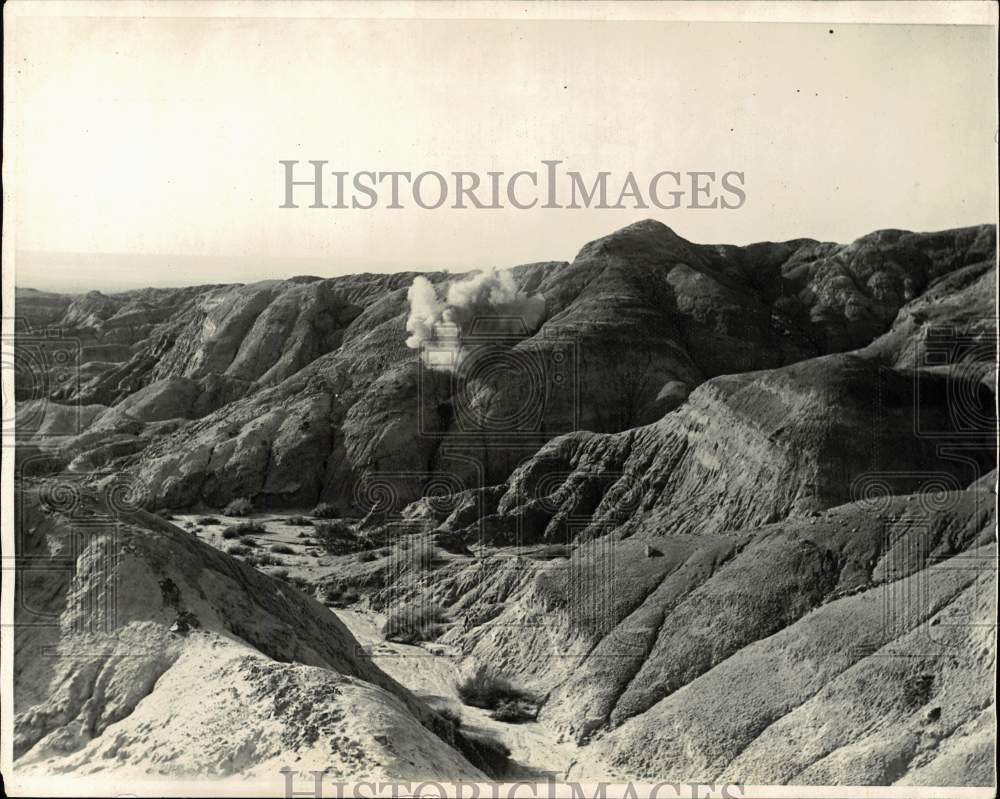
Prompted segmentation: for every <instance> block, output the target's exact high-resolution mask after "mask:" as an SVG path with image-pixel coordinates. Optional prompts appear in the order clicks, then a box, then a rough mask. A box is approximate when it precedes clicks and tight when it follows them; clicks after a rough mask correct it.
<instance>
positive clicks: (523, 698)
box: [458, 664, 535, 710]
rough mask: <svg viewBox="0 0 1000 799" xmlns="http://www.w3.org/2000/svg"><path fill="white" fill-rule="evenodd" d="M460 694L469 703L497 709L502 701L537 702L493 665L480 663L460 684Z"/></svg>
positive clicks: (487, 708) (488, 708)
mask: <svg viewBox="0 0 1000 799" xmlns="http://www.w3.org/2000/svg"><path fill="white" fill-rule="evenodd" d="M458 696H459V698H460V699H461V700H462V701H463V702H465V704H467V705H472V707H481V708H485V709H486V710H496V709H498V708H499V706H500V703H501V702H525V703H528V704H535V703H534V702H533V700H532V697H531V696H530V695H528V694H527V693H526V692H524V691H522V690H521V689H519V688H515V687H514V686H513V685H512V684H511V682H510V680H508V679H507V678H506V677H504V676H503V675H501V674H498V673H497V672H496V671H494V670H493V669H492V668H491V667H489V666H487V665H485V664H480V665H479V666H477V667H476V670H475V671H473V672H472V673H471V674H470V675H469V676H467V677H466V678H465V679H464V680H462V682H460V683H459V684H458Z"/></svg>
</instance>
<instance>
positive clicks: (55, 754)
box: [14, 483, 485, 779]
mask: <svg viewBox="0 0 1000 799" xmlns="http://www.w3.org/2000/svg"><path fill="white" fill-rule="evenodd" d="M130 491H131V488H130V487H129V486H127V485H126V484H124V483H122V484H119V486H118V487H117V488H115V489H111V490H109V491H108V492H106V493H104V494H103V495H90V494H89V493H87V492H82V493H81V492H75V491H72V490H71V488H70V487H69V486H68V485H67V484H60V483H54V484H42V485H41V486H40V487H38V488H31V487H26V488H25V490H24V491H23V493H21V494H20V497H19V500H20V501H19V507H18V514H19V519H18V522H19V524H18V532H19V539H20V540H19V550H18V563H19V568H18V574H17V579H18V582H19V584H20V585H21V588H20V592H19V595H20V596H21V598H22V601H21V602H20V603H19V604H18V605H17V611H16V616H15V623H16V625H17V626H16V658H15V670H14V671H15V673H14V696H15V702H16V704H15V711H16V713H17V716H16V719H15V740H14V754H15V757H17V758H18V769H19V771H18V773H19V774H22V775H23V774H32V773H36V774H49V775H51V774H54V773H63V772H70V771H72V772H74V773H76V774H81V775H86V774H96V773H99V772H102V771H105V770H108V769H113V770H114V771H115V773H116V774H134V775H137V776H146V777H148V776H156V775H161V776H163V775H169V776H176V777H183V776H189V777H190V776H214V777H225V776H229V775H235V774H239V775H240V776H247V775H257V776H261V777H267V778H273V777H274V775H276V774H277V773H278V770H279V769H280V768H282V767H286V766H290V767H293V768H295V769H297V770H299V769H301V770H302V771H308V770H311V769H318V770H322V769H329V772H328V773H329V774H330V776H334V775H339V776H341V777H345V778H348V779H350V778H354V779H360V778H362V777H365V778H367V777H369V776H371V775H373V774H374V775H381V776H384V777H385V778H387V779H388V778H405V779H410V778H423V777H432V776H435V775H439V774H456V775H462V776H464V777H467V778H470V779H477V778H478V779H483V778H484V776H485V775H484V773H483V771H481V770H480V769H479V768H476V767H475V766H474V765H472V763H470V762H469V760H468V759H467V757H465V756H463V755H462V754H460V753H459V751H457V749H456V748H455V747H456V746H459V747H464V748H465V749H466V754H468V755H469V756H470V757H473V758H475V755H476V748H475V745H470V744H469V743H468V742H467V741H464V740H463V739H461V735H460V733H459V732H458V731H456V730H455V729H454V728H453V727H452V726H451V725H450V724H449V723H448V722H447V721H446V720H444V719H442V718H440V717H438V716H437V715H436V714H435V713H433V712H432V711H431V710H430V709H428V708H427V707H426V706H425V705H423V704H422V703H421V702H420V701H418V700H417V699H416V698H415V697H414V696H413V695H412V694H410V692H409V691H407V690H406V689H405V688H403V687H402V686H401V685H399V684H398V683H396V682H395V681H394V680H392V679H390V678H389V677H388V676H386V675H385V674H384V673H383V672H381V671H380V670H379V669H378V668H376V667H375V666H374V665H373V664H372V663H371V662H370V660H369V658H368V656H367V655H366V654H365V652H364V651H363V650H362V648H361V647H360V646H359V645H358V644H357V642H356V641H355V639H354V638H353V637H352V636H351V634H350V633H349V632H348V631H347V630H346V629H345V628H344V626H343V625H342V624H341V623H340V621H339V620H338V619H337V618H336V617H335V616H333V615H332V614H331V613H330V612H329V611H327V610H326V609H325V608H324V607H322V606H321V605H320V604H319V603H317V602H316V601H315V600H313V599H311V598H307V597H306V596H305V595H303V594H301V593H300V592H299V591H298V590H297V589H296V588H294V587H292V586H291V585H289V584H288V583H286V582H282V581H281V580H279V579H275V578H273V577H268V576H266V575H264V574H262V573H261V572H259V571H256V570H255V569H252V568H250V567H249V566H247V565H245V564H242V563H240V562H238V561H237V560H235V559H233V558H232V557H230V556H229V555H226V554H224V553H222V552H219V551H217V550H215V549H213V548H212V547H210V546H209V545H207V544H205V543H202V542H201V541H199V540H198V539H197V538H196V537H195V536H194V535H193V534H191V533H189V532H185V531H182V530H181V529H179V528H177V527H174V526H173V525H171V524H170V523H169V522H166V521H164V520H162V519H160V518H158V517H157V516H154V515H152V514H149V513H146V512H145V511H142V510H140V509H138V508H134V507H131V506H130V503H131V502H132V501H133V499H134V497H133V495H131V494H130V493H129V492H130ZM446 739H448V740H446Z"/></svg>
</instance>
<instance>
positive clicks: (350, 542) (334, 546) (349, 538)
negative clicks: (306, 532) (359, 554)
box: [314, 519, 358, 555]
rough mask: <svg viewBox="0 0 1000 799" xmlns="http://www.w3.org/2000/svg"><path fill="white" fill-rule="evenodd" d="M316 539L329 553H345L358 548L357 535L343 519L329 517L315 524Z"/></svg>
mask: <svg viewBox="0 0 1000 799" xmlns="http://www.w3.org/2000/svg"><path fill="white" fill-rule="evenodd" d="M315 529H316V532H315V533H314V535H315V537H316V541H317V542H318V543H319V545H320V546H321V547H323V549H325V550H326V551H327V552H329V553H330V554H331V555H346V554H348V553H350V552H356V551H357V549H358V540H357V536H355V534H354V530H352V529H351V525H349V524H348V523H347V522H345V521H344V520H343V519H331V520H330V521H326V522H321V523H320V524H317V525H316V528H315Z"/></svg>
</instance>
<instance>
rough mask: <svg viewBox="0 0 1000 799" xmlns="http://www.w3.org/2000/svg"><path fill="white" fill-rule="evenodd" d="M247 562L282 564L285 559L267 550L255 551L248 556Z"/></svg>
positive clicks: (253, 563) (270, 564)
mask: <svg viewBox="0 0 1000 799" xmlns="http://www.w3.org/2000/svg"><path fill="white" fill-rule="evenodd" d="M247 563H249V564H250V565H251V566H280V565H281V564H282V563H284V561H283V560H281V558H276V557H274V555H270V554H268V553H267V552H255V553H254V554H252V555H250V556H249V557H247Z"/></svg>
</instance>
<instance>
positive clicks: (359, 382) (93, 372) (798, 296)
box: [26, 220, 995, 512]
mask: <svg viewBox="0 0 1000 799" xmlns="http://www.w3.org/2000/svg"><path fill="white" fill-rule="evenodd" d="M994 242H995V230H994V229H993V228H992V227H987V226H983V227H978V228H965V229H961V230H955V231H945V232H942V233H934V234H916V233H907V232H903V231H880V232H878V233H874V234H871V235H869V236H866V237H864V238H862V239H859V240H858V241H856V242H854V243H853V244H850V245H837V244H824V243H819V242H815V241H811V240H797V241H792V242H786V243H782V244H770V243H765V244H755V245H750V246H747V247H730V246H711V245H696V244H692V243H690V242H687V241H685V240H684V239H682V238H681V237H679V236H678V235H677V234H676V233H674V232H673V231H672V230H670V229H669V228H668V227H666V226H664V225H662V224H660V223H658V222H654V221H651V220H647V221H645V222H640V223H637V224H635V225H631V226H629V227H627V228H624V229H622V230H620V231H617V232H616V233H613V234H611V235H610V236H607V237H605V238H602V239H598V240H597V241H594V242H591V243H590V244H588V245H586V246H585V247H584V248H583V249H582V250H581V251H580V253H579V254H578V255H577V257H576V259H575V260H574V261H573V263H572V264H567V263H540V264H529V265H526V266H522V267H518V268H516V269H515V270H514V275H515V278H516V281H517V283H518V285H519V286H520V287H521V289H522V290H524V291H525V292H528V293H531V294H541V295H542V296H544V298H545V318H544V321H543V323H542V325H541V326H540V328H538V329H537V330H535V331H534V332H530V331H526V332H525V333H524V335H522V336H514V337H513V338H511V336H510V335H505V336H503V337H499V338H496V340H489V336H487V337H486V338H487V341H485V343H481V345H479V346H481V348H482V352H484V353H486V355H484V357H483V358H481V359H480V361H479V363H480V364H481V365H482V368H478V367H477V368H476V369H475V370H473V369H472V367H471V366H470V367H469V372H470V373H460V374H458V375H455V374H448V373H444V372H440V371H434V370H430V369H428V368H426V367H425V366H423V365H421V364H420V361H419V356H418V354H417V353H416V352H415V351H414V350H411V349H408V348H407V347H406V346H405V345H404V341H405V339H406V337H407V332H406V331H405V329H404V327H405V320H406V314H407V312H408V303H407V299H406V290H407V288H408V287H409V285H410V283H411V282H412V280H413V277H414V275H413V274H405V273H404V274H397V275H377V276H373V275H354V276H350V277H344V278H334V279H329V280H323V279H319V278H309V277H303V278H294V279H291V280H285V281H266V282H263V283H258V284H253V285H248V286H202V287H194V288H190V289H177V290H152V289H149V290H143V291H139V292H126V293H124V294H121V295H111V296H105V295H101V294H99V293H96V292H92V293H91V294H88V295H84V296H81V297H77V298H75V299H73V300H72V302H70V303H69V304H68V305H67V306H66V310H65V312H64V314H63V316H62V318H61V319H60V320H59V324H60V325H61V326H63V327H64V328H65V329H66V330H69V331H71V332H72V333H73V335H74V336H75V337H76V338H78V339H79V340H80V341H81V342H82V355H81V359H82V363H81V364H80V369H79V375H80V380H79V381H78V382H77V383H76V384H74V385H70V386H62V387H61V388H60V389H59V390H58V391H57V392H56V394H55V396H56V397H57V399H58V401H59V402H61V403H63V404H69V405H73V404H77V403H92V404H93V403H96V404H101V405H108V406H111V411H109V413H108V415H107V416H106V417H105V419H104V420H103V421H102V427H104V428H107V429H113V430H115V431H116V432H119V433H128V434H131V435H139V436H142V439H143V441H144V442H148V446H145V447H144V448H143V449H141V450H137V451H134V452H132V453H129V454H128V455H124V456H122V459H120V460H117V461H115V462H114V464H113V465H114V467H115V468H127V469H129V470H131V471H132V472H133V473H134V474H136V475H137V476H139V477H141V479H143V480H144V481H145V482H146V483H147V484H148V485H149V487H150V489H151V496H152V497H153V501H154V503H155V504H156V505H161V506H173V507H182V506H188V505H193V504H198V503H204V504H207V505H219V504H225V503H226V502H228V501H229V500H231V499H234V498H237V497H246V498H248V499H251V500H252V501H254V502H255V503H256V504H257V505H259V506H262V507H282V506H284V507H288V506H304V505H309V504H312V503H315V502H317V501H321V500H322V501H325V502H329V503H331V504H333V505H335V506H338V507H341V508H342V509H344V510H349V511H352V512H367V511H368V510H371V509H372V504H371V503H370V502H369V503H368V504H367V505H366V502H367V500H366V499H365V497H366V495H367V494H368V493H370V485H369V484H370V483H373V482H374V483H377V484H379V485H381V486H383V487H384V488H385V489H386V494H387V496H386V500H385V501H386V502H388V503H389V505H390V506H391V507H392V509H394V510H399V509H401V508H402V507H404V506H405V505H406V504H407V503H409V502H411V501H413V500H415V499H417V498H419V497H420V496H421V495H422V494H423V493H424V492H425V490H427V488H428V485H430V484H432V483H433V481H434V479H435V475H444V476H445V479H447V480H450V481H451V482H453V483H455V484H457V487H458V488H459V489H476V488H478V487H480V486H483V485H493V484H496V483H499V482H502V481H504V480H506V478H507V477H508V476H509V475H510V474H511V473H512V472H513V471H514V469H515V468H516V467H517V466H518V464H519V463H521V462H522V461H523V460H524V458H525V457H528V456H530V455H532V454H533V453H535V452H536V451H538V450H539V448H540V447H541V446H542V445H544V444H545V443H546V442H547V441H549V440H551V439H553V438H554V437H556V436H558V435H560V434H565V433H571V432H573V431H577V430H589V431H594V432H617V431H623V430H630V429H633V428H637V427H640V426H642V425H647V424H650V423H652V422H655V421H656V420H658V419H660V418H661V417H663V416H664V414H666V413H668V412H670V411H671V410H673V409H675V408H678V407H680V406H681V405H682V404H683V403H684V402H685V401H686V400H687V398H688V396H689V395H690V394H691V393H692V392H693V391H695V389H697V388H698V387H699V386H701V385H702V384H703V383H705V381H706V380H710V379H711V378H714V377H718V376H721V375H733V374H738V373H746V372H751V371H756V370H767V369H772V370H774V369H781V368H782V367H787V366H789V365H791V364H794V363H798V362H801V361H804V360H808V359H811V358H815V357H817V356H822V355H826V354H832V353H839V352H844V351H848V350H853V349H857V348H859V347H863V346H865V345H867V344H869V343H870V342H872V341H873V340H874V339H876V338H877V337H879V336H882V339H879V342H881V343H876V344H873V345H872V346H873V347H878V348H879V350H878V352H877V353H876V355H877V357H876V361H877V362H879V363H886V364H887V365H891V366H895V367H897V368H902V369H906V368H910V366H909V363H905V362H907V361H910V360H912V358H913V357H914V353H916V352H918V350H914V347H915V346H918V345H915V344H914V343H913V342H914V341H915V340H916V339H918V338H919V336H917V335H914V334H913V330H915V329H916V330H924V329H927V328H929V327H931V328H932V327H933V326H934V318H935V317H934V314H936V313H938V311H933V310H932V311H925V310H923V309H924V308H931V309H936V308H939V307H940V303H939V300H940V299H941V297H943V296H947V297H949V298H951V297H954V299H951V300H949V301H950V302H951V303H952V304H953V305H954V306H955V307H956V308H957V307H959V305H960V301H961V299H962V298H961V297H959V295H960V294H975V295H976V296H979V297H981V296H982V295H983V293H984V285H985V284H986V283H988V281H989V280H990V279H992V278H991V276H993V277H995V265H994V264H993V263H992V252H993V247H994ZM427 277H428V278H429V279H430V280H431V282H432V283H434V284H436V285H444V284H446V283H449V282H453V281H454V280H456V279H457V278H456V277H453V276H449V275H446V274H442V273H433V274H430V275H428V276H427ZM459 277H460V276H459ZM925 295H927V297H928V298H929V299H928V300H927V301H925V302H923V303H921V298H922V297H924V296H925ZM26 302H28V303H29V304H31V303H34V307H40V302H41V301H40V299H39V298H38V297H29V299H28V300H26ZM45 306H46V307H47V308H48V309H49V310H47V311H45V314H44V315H45V318H48V317H49V316H53V315H54V311H53V310H52V308H53V307H60V306H59V305H58V304H56V305H55V306H53V304H52V303H51V302H47V303H45ZM904 308H905V309H907V310H906V311H905V312H904V316H902V317H900V319H899V320H898V322H897V324H896V326H895V327H893V323H894V320H897V315H898V314H900V312H901V309H904ZM980 310H981V309H980ZM972 315H973V313H972V312H969V313H968V314H967V316H972ZM893 331H895V332H893ZM115 347H118V348H122V350H121V351H114V349H113V348H115ZM919 351H922V350H919ZM474 361H475V359H472V361H470V364H471V363H473V362H474ZM785 374H788V375H792V374H793V373H791V372H788V373H785ZM774 379H777V378H774ZM789 379H792V380H794V378H789ZM714 386H715V388H714V389H713V391H712V392H709V393H714V394H718V393H719V392H720V391H723V392H725V391H728V389H724V388H723V384H721V383H715V384H714ZM751 393H752V392H751ZM748 395H749V394H748V392H743V394H742V396H748ZM713 401H717V400H710V399H709V397H708V396H707V394H706V392H702V394H700V395H697V396H696V398H695V400H694V402H693V403H692V411H691V413H692V414H693V413H697V412H698V411H696V410H695V409H697V408H699V407H700V408H701V412H704V410H705V403H709V402H713ZM164 421H176V422H177V423H176V424H174V425H172V426H171V428H170V433H169V435H162V434H161V431H159V430H157V429H154V428H152V427H150V423H162V422H164ZM85 430H86V427H84V428H83V429H81V430H80V432H85ZM779 436H780V434H779ZM76 444H77V446H75V453H74V456H79V455H80V454H81V453H80V452H79V450H80V446H79V442H76ZM484 452H488V453H489V454H488V457H484V454H483V453H484ZM835 496H837V497H839V498H843V492H839V493H835ZM793 499H794V498H793V497H790V498H789V502H791V501H792V500H793ZM786 504H788V503H786Z"/></svg>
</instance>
